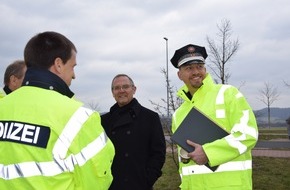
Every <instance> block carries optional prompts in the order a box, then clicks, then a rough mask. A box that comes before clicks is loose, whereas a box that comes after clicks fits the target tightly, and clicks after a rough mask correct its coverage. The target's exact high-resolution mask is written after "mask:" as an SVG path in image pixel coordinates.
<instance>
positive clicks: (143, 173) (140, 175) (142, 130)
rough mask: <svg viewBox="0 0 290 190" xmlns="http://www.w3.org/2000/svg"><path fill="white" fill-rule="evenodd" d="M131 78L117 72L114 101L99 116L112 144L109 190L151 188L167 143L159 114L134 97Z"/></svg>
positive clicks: (159, 171)
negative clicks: (113, 155)
mask: <svg viewBox="0 0 290 190" xmlns="http://www.w3.org/2000/svg"><path fill="white" fill-rule="evenodd" d="M135 92H136V86H135V85H134V82H133V80H132V79H131V78H130V77H129V76H127V75H125V74H119V75H117V76H115V77H114V79H113V81H112V94H113V97H114V98H115V100H116V103H115V104H114V105H113V106H112V107H111V109H110V112H108V113H106V114H104V115H102V116H101V117H102V125H103V127H104V129H105V131H106V133H107V135H108V137H109V138H110V139H111V141H112V142H113V144H114V146H115V151H116V154H115V158H114V160H113V165H112V174H113V178H114V179H113V182H112V184H111V187H110V190H151V189H153V185H154V183H155V182H156V181H157V179H158V178H159V177H160V176H161V173H162V172H161V169H162V167H163V164H164V162H165V153H166V145H165V138H164V134H163V130H162V126H161V122H160V119H159V115H158V114H157V113H156V112H153V111H152V110H149V109H147V108H145V107H143V106H141V104H139V102H138V101H137V100H136V99H135V98H134V97H133V95H134V94H135Z"/></svg>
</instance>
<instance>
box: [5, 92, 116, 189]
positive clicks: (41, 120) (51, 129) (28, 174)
mask: <svg viewBox="0 0 290 190" xmlns="http://www.w3.org/2000/svg"><path fill="white" fill-rule="evenodd" d="M0 153H1V156H0V189H1V190H18V189H27V190H28V189H31V190H32V189H41V190H64V189H65V190H92V189H94V190H107V189H108V188H109V186H110V184H111V182H112V179H113V178H112V174H111V164H112V160H113V157H114V153H115V150H114V146H113V144H112V142H111V141H110V140H109V139H108V138H107V136H106V134H105V132H104V130H103V128H102V126H101V123H100V115H99V113H97V112H94V111H92V110H90V109H87V108H85V107H83V106H82V103H80V102H78V101H76V100H74V99H71V98H69V97H67V96H64V95H62V94H60V93H58V92H56V91H53V90H48V89H43V88H38V87H33V86H23V87H21V88H19V89H18V90H16V91H15V92H13V93H11V94H10V95H9V96H6V97H5V98H3V99H2V100H1V101H0Z"/></svg>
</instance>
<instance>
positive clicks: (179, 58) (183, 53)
mask: <svg viewBox="0 0 290 190" xmlns="http://www.w3.org/2000/svg"><path fill="white" fill-rule="evenodd" d="M206 58H207V53H206V49H205V48H204V47H201V46H197V45H193V44H188V45H186V46H184V47H182V48H180V49H178V50H176V51H175V53H174V55H173V57H172V58H171V60H170V61H171V63H172V65H173V66H174V67H176V68H178V67H180V66H181V65H184V64H186V63H204V62H205V59H206Z"/></svg>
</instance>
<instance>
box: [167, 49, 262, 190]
mask: <svg viewBox="0 0 290 190" xmlns="http://www.w3.org/2000/svg"><path fill="white" fill-rule="evenodd" d="M206 58H207V52H206V49H205V48H204V47H201V46H198V45H193V44H189V45H186V46H184V47H182V48H180V49H178V50H176V51H175V53H174V55H173V57H172V59H171V63H172V65H173V66H174V67H175V68H177V69H178V72H177V74H178V77H179V79H180V80H182V81H183V82H184V86H183V87H181V88H180V89H179V91H178V92H177V95H178V96H179V97H180V98H182V99H183V100H184V102H183V104H182V105H181V106H180V107H179V108H178V109H177V110H176V111H175V113H174V115H173V118H172V131H173V132H175V131H176V129H177V128H178V127H179V125H180V124H181V122H182V121H183V119H184V117H185V116H186V115H187V113H188V112H189V111H190V110H191V109H192V108H193V107H196V108H198V109H199V110H201V111H202V112H203V113H205V115H206V116H208V117H209V118H210V119H211V120H213V121H214V122H216V123H217V124H219V126H221V127H222V128H223V129H224V130H226V131H227V132H228V133H229V135H228V136H226V137H224V138H221V139H218V140H216V141H213V142H210V143H206V144H197V143H195V142H192V141H189V140H187V143H188V144H189V145H191V146H193V147H194V148H195V150H194V151H193V152H189V153H187V152H185V151H184V150H182V149H181V148H180V147H178V154H179V156H180V158H182V159H180V163H179V172H180V176H181V185H180V188H181V189H186V190H191V189H211V190H214V189H223V190H227V189H228V190H233V189H235V190H248V189H252V156H251V150H252V148H253V147H254V146H255V144H256V142H257V139H258V129H257V123H256V119H255V116H254V113H253V111H252V109H251V107H250V105H249V104H248V103H247V100H246V98H245V97H244V96H243V95H242V93H241V92H239V90H238V89H237V88H236V87H234V86H231V85H223V84H215V83H214V81H213V79H212V77H211V75H210V74H209V73H207V72H206V67H205V60H206ZM200 127H202V126H200ZM184 152H185V153H184ZM206 165H209V166H212V167H213V166H218V167H217V169H216V170H214V171H213V170H211V169H210V168H208V167H207V166H206Z"/></svg>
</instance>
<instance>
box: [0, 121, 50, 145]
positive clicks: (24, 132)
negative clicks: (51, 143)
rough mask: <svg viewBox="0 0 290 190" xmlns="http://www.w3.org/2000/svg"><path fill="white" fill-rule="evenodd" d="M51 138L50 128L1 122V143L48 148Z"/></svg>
mask: <svg viewBox="0 0 290 190" xmlns="http://www.w3.org/2000/svg"><path fill="white" fill-rule="evenodd" d="M49 136H50V128H49V127H45V126H40V125H34V124H29V123H22V122H15V121H0V141H10V142H16V143H20V144H27V145H32V146H37V147H42V148H46V146H47V143H48V140H49Z"/></svg>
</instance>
